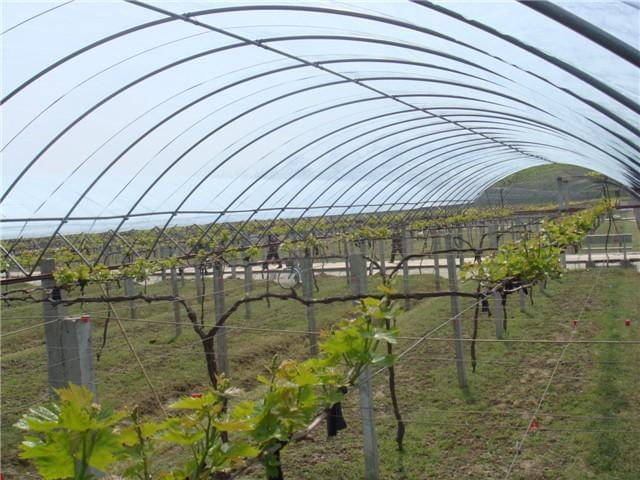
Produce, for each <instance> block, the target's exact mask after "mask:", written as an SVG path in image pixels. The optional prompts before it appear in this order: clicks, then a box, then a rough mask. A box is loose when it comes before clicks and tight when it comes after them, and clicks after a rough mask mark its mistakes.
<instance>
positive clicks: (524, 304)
mask: <svg viewBox="0 0 640 480" xmlns="http://www.w3.org/2000/svg"><path fill="white" fill-rule="evenodd" d="M518 299H519V300H520V311H521V312H522V313H524V312H526V311H527V295H526V294H525V293H524V290H523V289H522V288H521V289H520V290H519V291H518Z"/></svg>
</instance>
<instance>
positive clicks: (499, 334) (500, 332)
mask: <svg viewBox="0 0 640 480" xmlns="http://www.w3.org/2000/svg"><path fill="white" fill-rule="evenodd" d="M493 316H494V317H495V319H496V338H497V339H498V340H502V338H503V337H504V310H502V297H501V296H500V294H499V293H498V292H493Z"/></svg>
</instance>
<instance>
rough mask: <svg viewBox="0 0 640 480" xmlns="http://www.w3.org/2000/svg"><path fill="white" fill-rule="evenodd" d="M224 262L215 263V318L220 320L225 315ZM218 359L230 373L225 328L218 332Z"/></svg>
mask: <svg viewBox="0 0 640 480" xmlns="http://www.w3.org/2000/svg"><path fill="white" fill-rule="evenodd" d="M223 269H224V264H223V263H222V262H214V263H213V303H214V308H215V320H216V322H218V320H220V318H221V317H222V315H224V277H223V275H222V274H223V271H224V270H223ZM215 338H216V342H215V343H216V345H215V347H216V361H217V363H218V368H219V369H220V371H221V372H223V373H224V374H225V375H228V374H229V362H228V358H227V331H226V329H224V328H221V329H220V330H218V333H216V337H215Z"/></svg>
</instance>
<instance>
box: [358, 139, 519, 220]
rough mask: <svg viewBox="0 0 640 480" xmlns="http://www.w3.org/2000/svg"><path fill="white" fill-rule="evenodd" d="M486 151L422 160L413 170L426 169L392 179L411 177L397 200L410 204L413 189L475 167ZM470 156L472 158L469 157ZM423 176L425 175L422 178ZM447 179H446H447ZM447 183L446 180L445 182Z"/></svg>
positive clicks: (408, 171) (374, 197)
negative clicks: (445, 175)
mask: <svg viewBox="0 0 640 480" xmlns="http://www.w3.org/2000/svg"><path fill="white" fill-rule="evenodd" d="M487 150H489V151H490V150H492V149H490V148H481V149H474V150H473V151H470V152H462V153H459V154H456V155H454V156H453V157H448V158H446V159H444V160H443V161H439V162H436V163H435V164H432V165H431V164H429V163H430V162H431V161H432V159H431V158H428V159H426V160H423V161H421V162H419V163H418V164H416V165H415V166H414V167H413V168H419V167H420V166H422V165H425V164H428V165H427V167H426V168H424V169H422V170H420V171H418V172H415V171H414V170H413V168H412V169H408V170H406V171H404V172H402V173H400V174H399V175H397V176H396V177H394V179H393V183H395V182H398V181H399V180H400V179H401V178H402V177H404V176H407V175H412V177H411V182H407V183H406V184H405V185H403V187H404V191H403V192H402V194H400V195H398V198H402V199H403V200H404V201H406V202H409V203H411V202H412V201H413V198H414V196H412V197H409V198H408V199H407V197H406V195H407V194H408V193H409V192H411V191H412V190H413V189H414V188H417V187H418V186H424V185H425V183H424V182H426V181H427V180H429V179H431V178H436V179H437V178H438V176H439V175H443V174H449V173H450V172H452V171H454V170H455V169H456V168H458V167H463V168H465V167H467V166H469V165H477V164H478V163H477V161H478V159H477V154H478V153H479V152H481V154H482V155H484V154H485V151H487ZM507 153H509V152H503V151H500V152H491V151H490V152H489V154H492V155H494V157H496V156H503V155H505V154H507ZM471 155H472V156H471ZM459 157H463V160H462V161H460V162H459V163H452V160H454V159H457V158H459ZM494 157H492V159H491V160H487V161H486V162H482V163H481V164H483V163H487V162H490V161H493V158H494ZM423 175H426V176H424V177H423ZM447 179H448V177H447ZM447 181H448V180H447ZM391 184H392V183H391V182H389V183H388V184H387V185H385V186H384V187H383V188H382V189H381V190H379V191H378V192H376V193H375V194H374V195H373V196H372V197H371V199H372V201H375V200H376V199H378V198H380V196H381V195H382V192H384V191H385V190H387V189H388V188H389V185H391ZM411 184H413V186H411ZM426 185H431V183H427V184H426ZM396 194H397V192H395V193H391V194H389V195H387V196H386V197H384V200H382V201H381V202H380V204H385V203H389V202H390V201H391V198H393V197H394V195H396ZM415 203H416V204H417V205H419V204H420V201H418V202H415ZM380 212H381V208H380V207H377V208H376V209H375V210H373V212H368V213H372V214H378V213H380ZM363 214H364V209H361V210H360V212H358V213H356V218H358V217H360V216H361V215H363Z"/></svg>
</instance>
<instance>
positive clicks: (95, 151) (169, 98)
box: [3, 58, 498, 212]
mask: <svg viewBox="0 0 640 480" xmlns="http://www.w3.org/2000/svg"><path fill="white" fill-rule="evenodd" d="M352 62H353V63H357V62H368V63H392V64H402V65H413V66H422V67H425V68H434V69H437V70H442V71H448V72H451V73H457V74H460V75H463V76H468V77H471V78H475V79H478V80H481V81H484V82H487V83H493V84H495V83H494V82H491V81H490V80H485V79H482V78H481V77H476V76H475V75H471V74H467V73H465V72H462V71H458V70H455V69H451V68H446V67H439V66H437V65H434V64H429V63H424V62H417V61H405V60H401V59H398V60H392V59H381V60H376V59H372V58H371V59H367V58H351V59H336V60H326V61H321V62H318V63H320V64H338V63H352ZM305 67H307V65H292V66H286V67H281V68H277V69H274V70H269V71H267V72H261V73H259V74H256V75H252V76H249V77H245V78H243V79H241V80H239V81H238V82H237V83H233V84H231V87H232V86H237V85H239V84H241V83H245V82H248V81H251V80H255V79H257V78H262V77H264V76H267V75H271V74H277V73H281V72H283V71H289V70H295V69H298V68H305ZM197 85H198V84H196V85H192V86H190V87H188V88H186V89H183V90H182V91H180V92H178V93H176V94H173V95H171V96H170V97H168V98H166V99H164V100H163V101H162V102H159V103H157V104H156V105H154V106H153V107H151V108H150V109H148V110H146V111H145V112H143V113H142V114H140V115H139V116H137V117H136V118H135V119H134V120H132V121H130V122H129V123H128V124H126V125H125V126H124V127H122V128H121V129H120V130H118V131H117V132H116V133H114V134H113V135H111V136H110V137H109V138H107V140H105V141H104V142H103V143H102V144H101V145H100V146H99V147H98V148H96V149H95V150H94V151H93V152H92V153H91V154H90V155H89V156H88V157H87V158H86V159H84V160H83V161H82V162H81V163H80V164H79V165H78V166H77V167H76V168H75V169H74V170H73V172H72V173H71V174H70V175H69V176H68V177H67V179H68V178H69V177H70V176H71V175H73V174H74V173H75V172H76V171H77V170H78V169H79V168H80V167H82V166H83V165H84V164H85V163H86V162H87V161H88V160H89V159H90V158H92V157H93V156H94V155H95V154H96V153H98V152H99V151H100V150H101V149H102V148H103V147H104V146H105V145H106V144H108V143H109V142H111V141H112V140H113V139H114V138H115V137H116V136H118V135H119V134H120V133H122V132H123V131H124V130H125V129H126V128H128V127H129V126H131V125H132V124H133V123H135V122H136V121H138V120H139V119H140V118H142V117H144V116H145V115H147V114H148V113H149V112H151V111H153V110H155V109H156V108H157V107H158V106H160V105H162V104H163V103H166V102H168V101H169V100H172V99H173V98H176V97H178V96H179V95H181V94H183V93H184V92H186V91H189V90H191V89H192V88H194V87H195V86H197ZM495 85H498V84H495ZM231 87H229V88H231ZM214 92H215V93H214ZM216 93H219V92H218V89H216V90H214V91H213V92H211V93H210V94H206V95H203V96H201V97H198V98H197V99H196V100H194V101H192V102H189V103H188V104H187V105H185V106H183V107H181V108H180V109H178V110H177V111H174V112H173V114H172V115H169V116H167V117H165V118H164V119H163V121H161V122H160V123H158V124H156V125H155V126H154V128H152V129H150V130H151V131H153V130H155V129H156V128H159V127H160V126H161V125H162V124H164V123H165V122H166V121H168V120H170V119H172V118H174V117H175V116H177V115H179V114H180V113H182V112H184V111H186V110H187V109H189V108H191V107H192V106H194V105H196V104H198V103H200V102H201V101H204V100H206V99H208V98H210V97H211V96H213V95H215V94H216ZM451 98H461V99H462V98H465V97H462V96H460V97H457V96H451ZM467 99H469V100H476V101H478V100H477V99H472V98H471V97H467ZM489 103H491V102H489ZM41 113H42V112H40V113H39V114H38V115H37V116H39V115H40V114H41ZM37 116H36V117H37ZM25 128H26V126H25V127H24V128H23V129H22V130H21V131H23V130H24V129H25ZM19 133H20V132H19ZM149 133H151V132H149ZM16 136H17V134H16ZM145 136H146V135H145ZM176 138H177V137H176ZM6 146H8V144H7V145H5V148H6ZM3 150H4V148H3ZM65 181H66V180H65ZM63 183H64V182H63ZM62 185H63V184H61V185H59V186H58V187H57V188H56V189H55V190H54V192H53V193H55V192H56V191H57V190H58V189H59V188H60V187H62ZM127 185H128V183H127ZM127 185H125V187H123V189H124V188H126V186H127ZM119 193H121V192H119ZM116 196H117V195H116ZM114 198H115V197H114ZM44 204H45V202H43V203H42V204H41V205H40V206H39V207H38V209H36V212H37V211H39V210H40V208H42V207H43V206H44Z"/></svg>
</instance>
